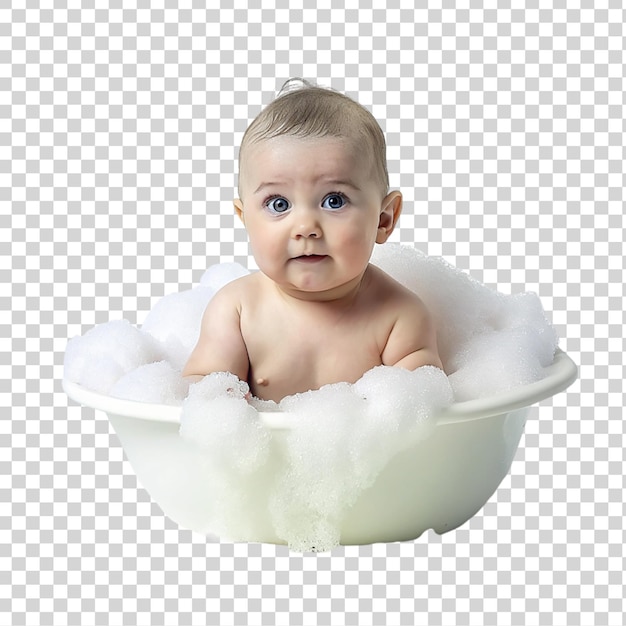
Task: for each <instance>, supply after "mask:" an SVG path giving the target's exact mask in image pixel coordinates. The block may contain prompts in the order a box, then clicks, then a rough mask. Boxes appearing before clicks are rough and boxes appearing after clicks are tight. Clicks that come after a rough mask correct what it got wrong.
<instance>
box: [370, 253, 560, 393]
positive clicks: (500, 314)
mask: <svg viewBox="0 0 626 626" xmlns="http://www.w3.org/2000/svg"><path fill="white" fill-rule="evenodd" d="M372 263H373V264H375V265H377V266H378V267H380V268H381V269H382V270H384V271H385V272H387V273H388V274H390V275H391V276H393V278H395V279H396V280H397V281H398V282H400V283H401V284H403V285H404V286H405V287H407V288H408V289H411V290H412V291H413V292H415V293H416V294H417V295H418V296H419V297H420V298H421V299H422V300H423V301H424V303H425V304H426V307H427V308H428V310H429V311H430V313H431V315H432V317H433V319H434V320H435V323H436V324H437V331H438V332H437V341H438V347H439V354H440V356H441V360H442V362H443V366H444V370H445V371H446V373H447V374H448V375H449V377H450V383H451V385H452V388H453V390H454V394H455V399H456V400H457V401H463V400H471V399H475V398H482V397H486V396H488V395H491V394H493V393H499V392H504V391H508V390H510V389H512V388H513V387H517V386H521V385H524V384H527V383H530V382H534V381H536V380H539V379H540V378H541V377H542V375H543V368H545V367H547V366H548V365H550V363H551V362H552V360H553V358H554V354H555V352H556V349H557V344H558V338H557V335H556V332H555V330H554V328H553V327H552V325H551V324H550V322H549V320H548V319H547V317H546V314H545V312H544V310H543V308H542V306H541V302H540V300H539V298H538V296H537V295H536V294H534V293H531V292H526V293H520V294H515V295H506V294H503V293H501V292H499V291H496V290H495V289H491V288H489V287H487V286H486V285H484V284H483V283H481V282H479V281H477V280H475V279H473V278H472V277H471V276H469V275H468V274H466V273H465V272H462V271H461V270H459V269H457V268H455V267H454V266H452V265H450V264H449V263H447V262H446V261H445V260H444V259H442V258H440V257H430V256H427V255H425V254H423V253H422V252H420V251H419V250H416V249H415V248H411V247H408V246H403V245H398V244H385V245H384V246H378V247H376V248H375V249H374V254H373V256H372Z"/></svg>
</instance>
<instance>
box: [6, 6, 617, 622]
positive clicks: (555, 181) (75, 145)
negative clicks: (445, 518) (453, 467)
mask: <svg viewBox="0 0 626 626" xmlns="http://www.w3.org/2000/svg"><path fill="white" fill-rule="evenodd" d="M302 3H303V0H300V2H290V3H288V2H287V1H286V0H280V1H278V2H276V3H275V4H274V6H271V5H270V6H266V5H268V4H269V3H262V4H261V2H260V1H259V0H252V1H251V2H247V3H244V2H239V1H237V2H235V5H236V7H235V8H234V9H232V8H224V9H206V8H204V7H205V6H206V5H205V3H202V2H189V1H185V0H182V1H180V2H167V3H166V5H165V6H164V5H163V1H162V0H161V1H159V0H151V1H150V2H141V3H139V6H136V7H133V8H131V4H132V3H131V2H123V3H122V2H121V1H120V0H109V1H108V2H101V1H97V2H94V0H86V1H83V2H77V1H73V2H67V0H58V1H57V0H54V1H52V0H44V1H42V2H33V1H30V0H27V1H26V2H24V1H22V2H17V1H16V2H9V3H7V2H4V3H2V6H1V8H0V237H1V239H0V246H1V248H0V274H1V276H2V287H1V293H0V303H1V304H0V329H1V335H0V342H1V343H0V345H1V347H2V349H1V350H0V372H1V376H0V407H1V420H0V441H1V452H0V454H1V458H0V470H1V471H0V624H2V625H3V626H4V625H11V626H18V625H20V624H33V625H44V624H55V625H68V624H80V625H81V626H85V625H90V624H103V625H113V624H120V625H122V624H124V625H132V624H145V625H149V626H158V625H161V624H171V625H175V626H184V625H187V624H202V625H206V624H220V625H229V624H237V625H238V624H243V625H256V624H261V625H265V624H284V625H288V626H298V625H304V624H307V625H308V624H311V625H314V626H321V625H324V624H332V625H336V624H355V625H358V626H367V625H369V624H375V625H382V626H392V625H404V624H418V623H419V624H429V625H431V626H436V625H439V624H441V625H443V624H449V625H455V626H457V625H465V624H475V625H481V626H483V625H490V624H493V625H497V626H503V625H506V624H519V625H525V626H526V625H534V624H541V625H550V626H554V625H559V624H563V625H565V624H567V625H568V626H572V625H576V624H586V625H593V626H601V625H605V624H613V625H619V626H623V624H624V600H623V598H624V574H623V572H624V569H625V565H626V564H625V563H624V543H625V541H624V539H625V538H624V530H623V525H624V521H623V519H624V517H625V515H624V513H625V512H624V504H623V500H624V468H625V463H624V420H623V417H624V416H623V406H624V385H623V379H624V364H623V353H624V340H623V331H624V308H625V301H624V256H623V242H624V216H623V213H624V193H623V187H624V173H623V172H624V159H625V154H624V78H623V77H624V74H625V68H624V46H625V40H624V34H625V33H624V19H625V17H626V15H625V11H624V10H623V9H622V2H621V0H594V1H591V0H585V1H583V0H580V1H579V2H575V1H572V2H557V3H553V4H554V5H556V6H558V8H556V7H555V8H552V9H551V8H547V9H546V8H539V7H540V6H543V5H544V4H547V5H549V4H550V3H539V2H538V0H525V1H521V0H508V1H505V2H485V3H482V2H479V1H478V2H476V1H474V0H471V1H468V0H465V1H463V0H461V1H457V2H451V1H446V2H442V3H436V2H427V3H424V2H418V3H413V2H408V1H404V0H401V1H399V0H388V1H387V2H386V3H385V4H387V5H388V8H387V9H385V10H378V9H374V10H373V9H372V5H373V2H372V0H369V1H367V0H366V1H363V2H360V3H356V2H348V3H346V5H347V6H346V7H345V8H341V7H340V8H331V3H330V0H322V1H321V2H317V3H307V4H308V5H309V6H306V7H303V6H302ZM206 4H212V3H206ZM217 4H222V5H228V6H231V5H232V4H233V3H232V2H228V3H226V2H224V3H217ZM314 4H315V5H317V8H312V6H313V5H314ZM337 4H339V3H337V2H333V5H334V6H335V5H337ZM414 4H418V5H419V6H420V7H422V8H413V6H414ZM425 4H426V5H428V6H427V7H426V6H424V5H425ZM7 5H12V7H13V8H7ZM203 5H204V6H203ZM247 5H249V8H247ZM496 6H497V7H498V8H496ZM500 7H501V8H500ZM291 76H303V77H306V78H309V79H313V80H317V81H318V82H319V83H321V84H323V85H331V86H333V87H335V88H337V89H339V90H342V91H345V92H347V93H348V94H349V95H351V96H353V97H356V98H357V99H358V100H359V101H360V102H362V103H363V104H364V105H366V106H368V107H369V108H370V109H371V110H372V111H373V113H374V115H375V116H376V117H377V118H378V119H379V120H380V122H381V125H382V126H383V128H384V130H385V131H386V134H387V138H388V144H389V154H388V156H389V168H390V174H391V179H392V186H394V187H398V188H401V189H402V191H403V192H404V196H405V210H404V215H403V217H402V219H401V222H400V227H399V230H398V231H397V232H396V234H395V240H396V241H402V242H415V243H416V244H417V245H418V246H419V247H420V248H422V249H424V250H425V251H426V252H428V253H429V254H432V255H443V256H444V257H445V258H446V259H447V260H449V261H450V262H452V263H454V264H455V265H457V266H459V267H461V268H463V269H465V270H467V271H469V272H470V273H471V274H472V275H474V276H475V277H476V278H478V279H480V280H482V281H483V282H486V283H487V284H490V285H494V286H497V287H498V288H499V289H501V290H502V291H505V292H518V291H524V290H530V291H535V292H537V293H538V294H539V295H540V297H541V300H542V302H543V305H544V307H545V308H546V310H547V311H548V312H549V313H550V315H551V317H552V320H553V322H554V324H555V325H556V328H557V329H558V332H559V334H560V337H561V343H560V345H561V347H562V348H563V349H565V350H566V351H567V352H568V353H569V354H570V355H571V356H572V358H573V359H574V360H575V361H576V362H577V363H578V364H579V365H580V380H579V381H578V382H577V383H575V384H574V385H573V386H572V387H570V389H569V390H568V391H567V392H565V393H561V394H559V395H557V396H556V397H554V398H553V399H551V400H548V401H544V402H542V403H541V405H540V406H539V408H538V409H535V411H534V412H533V413H532V414H531V418H530V420H529V422H528V424H527V428H526V434H525V436H524V438H523V440H522V444H521V447H520V449H519V452H518V454H517V457H516V460H515V462H514V464H513V467H512V469H511V473H510V475H509V477H507V478H506V480H505V481H504V482H503V484H502V486H501V487H500V489H499V490H498V491H497V492H496V493H495V495H494V496H493V497H492V499H491V500H490V501H489V503H488V504H487V505H486V506H485V507H484V509H483V510H482V511H481V512H480V513H479V514H478V515H477V516H476V517H474V518H473V519H472V520H471V521H470V522H468V523H466V524H465V525H464V526H463V527H461V528H460V529H458V530H456V531H453V532H450V533H448V534H446V535H443V536H441V537H440V536H437V535H434V534H433V533H427V534H425V535H424V536H422V537H421V538H420V539H418V540H416V541H414V542H408V543H402V544H388V545H385V544H379V545H373V546H362V547H349V548H338V549H336V550H334V551H332V552H329V553H323V554H319V555H310V554H299V553H290V552H289V550H288V549H287V548H285V547H276V546H272V545H258V544H253V545H246V544H236V545H233V544H230V543H226V542H212V541H207V539H206V538H204V537H202V536H200V535H197V534H193V533H191V532H189V531H186V530H181V529H179V528H178V527H177V526H176V525H175V524H174V523H172V522H171V521H170V520H168V519H167V518H165V517H164V516H163V514H162V513H161V511H160V509H159V508H158V506H156V505H155V504H153V503H152V502H151V501H150V500H149V498H148V496H147V494H146V493H145V492H144V491H143V489H142V488H141V486H140V485H138V483H137V481H136V479H135V476H134V474H133V472H132V470H131V468H130V467H129V465H128V463H127V462H126V461H125V460H124V454H123V451H122V449H121V447H120V445H119V443H118V441H117V439H116V437H115V435H114V434H113V432H112V430H111V428H110V427H109V424H108V422H107V419H106V417H105V416H104V415H103V414H100V413H95V412H94V411H92V410H90V409H83V408H81V407H79V406H77V405H75V404H73V403H72V402H69V401H68V399H67V397H66V396H65V395H64V393H63V392H62V390H61V384H60V379H61V377H62V362H63V353H64V350H65V346H66V342H67V339H68V338H69V337H72V336H74V335H77V334H82V333H84V332H85V331H86V330H88V329H89V328H90V327H92V326H93V325H94V324H98V323H102V322H105V321H108V320H112V319H119V318H122V317H124V318H126V319H128V320H130V321H131V322H133V323H140V322H141V321H142V320H143V318H144V317H145V315H146V314H147V312H148V311H149V310H150V308H151V306H152V305H153V304H154V303H155V301H156V300H157V299H158V298H159V297H160V296H162V295H164V294H166V293H171V292H174V291H179V290H181V289H186V288H189V287H190V286H192V285H193V284H194V283H196V282H197V281H198V280H199V278H200V276H201V274H202V272H203V270H204V269H205V268H206V267H207V266H208V265H209V264H212V263H215V262H218V261H219V260H222V261H231V260H236V261H239V262H242V263H244V264H246V263H249V262H250V259H249V256H248V249H247V245H246V241H245V232H244V230H243V228H242V227H241V226H239V225H238V224H236V223H235V219H234V217H233V211H232V205H231V199H232V197H233V195H234V188H235V184H236V179H235V174H236V164H235V161H236V155H237V146H238V142H239V141H240V139H241V135H242V133H243V131H244V130H245V128H246V126H247V124H248V122H249V121H250V120H251V118H252V117H254V116H255V115H256V114H257V113H258V112H259V110H260V109H261V106H262V105H264V104H266V103H267V102H269V101H270V100H271V99H272V97H273V95H274V93H275V91H276V90H277V89H278V88H279V87H280V85H281V84H282V83H283V81H284V80H286V79H287V78H289V77H291Z"/></svg>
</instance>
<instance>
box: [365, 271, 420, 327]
mask: <svg viewBox="0 0 626 626" xmlns="http://www.w3.org/2000/svg"><path fill="white" fill-rule="evenodd" d="M371 288H372V295H373V296H374V297H375V298H376V300H378V301H379V302H384V303H385V308H388V309H390V310H392V311H395V312H397V313H402V314H406V313H411V314H421V315H427V314H428V311H427V309H426V305H425V304H424V302H423V301H422V299H421V298H420V297H419V296H418V295H417V294H416V293H415V292H414V291H411V290H410V289H407V288H406V287H404V286H403V285H401V284H400V283H399V282H398V281H397V280H395V279H394V278H392V277H391V276H389V274H387V273H386V272H384V271H383V270H381V269H380V268H377V267H375V266H372V282H371Z"/></svg>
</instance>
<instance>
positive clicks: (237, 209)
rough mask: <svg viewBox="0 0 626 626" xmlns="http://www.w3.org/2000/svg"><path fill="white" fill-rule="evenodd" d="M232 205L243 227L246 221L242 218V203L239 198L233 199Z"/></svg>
mask: <svg viewBox="0 0 626 626" xmlns="http://www.w3.org/2000/svg"><path fill="white" fill-rule="evenodd" d="M233 204H234V205H235V213H237V217H239V219H240V220H241V221H242V222H243V223H244V226H245V224H246V220H245V218H244V216H243V202H242V201H241V200H240V199H239V198H235V199H234V200H233Z"/></svg>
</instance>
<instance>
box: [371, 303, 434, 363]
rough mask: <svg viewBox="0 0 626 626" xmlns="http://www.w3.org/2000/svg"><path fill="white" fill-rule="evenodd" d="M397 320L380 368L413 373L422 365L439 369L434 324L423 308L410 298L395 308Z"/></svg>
mask: <svg viewBox="0 0 626 626" xmlns="http://www.w3.org/2000/svg"><path fill="white" fill-rule="evenodd" d="M399 309H400V310H399V313H398V318H397V320H396V322H395V324H394V326H393V329H392V330H391V333H390V335H389V338H388V340H387V345H386V346H385V349H384V351H383V354H382V361H383V365H393V366H395V367H402V368H404V369H407V370H415V369H417V368H418V367H422V365H434V366H435V367H438V368H440V369H443V366H442V364H441V359H440V357H439V351H438V350H437V332H436V329H435V324H434V322H433V320H432V318H431V316H430V314H429V312H428V310H427V309H426V307H425V305H424V304H423V303H422V301H421V300H419V299H418V298H415V299H413V298H411V299H410V300H408V301H405V302H403V303H402V304H401V305H400V307H399Z"/></svg>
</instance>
